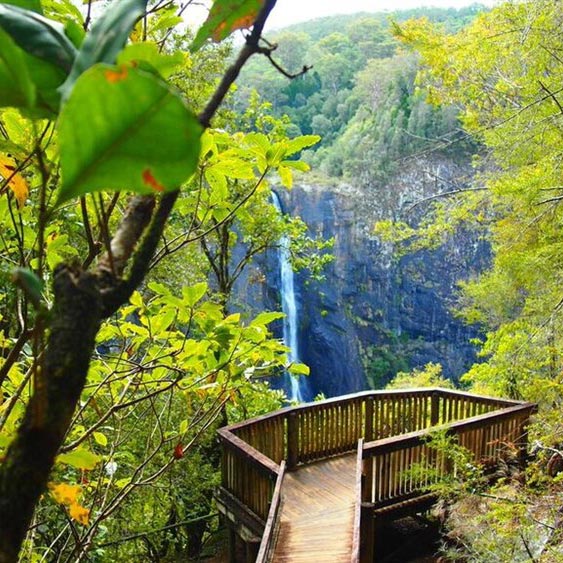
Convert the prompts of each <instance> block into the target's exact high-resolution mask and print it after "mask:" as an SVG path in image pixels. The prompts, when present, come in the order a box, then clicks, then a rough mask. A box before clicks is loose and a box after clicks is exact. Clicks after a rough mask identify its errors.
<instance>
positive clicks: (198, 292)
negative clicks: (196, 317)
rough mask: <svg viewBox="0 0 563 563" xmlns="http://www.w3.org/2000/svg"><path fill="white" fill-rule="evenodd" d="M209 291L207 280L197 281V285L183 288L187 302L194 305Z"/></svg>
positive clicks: (191, 305)
mask: <svg viewBox="0 0 563 563" xmlns="http://www.w3.org/2000/svg"><path fill="white" fill-rule="evenodd" d="M206 291H207V284H206V283H205V282H201V283H196V284H195V285H191V286H185V287H183V288H182V295H183V297H184V300H185V302H186V304H187V305H188V306H189V307H193V306H194V305H195V304H196V303H197V302H198V301H199V300H200V299H201V298H202V297H203V296H204V295H205V292H206Z"/></svg>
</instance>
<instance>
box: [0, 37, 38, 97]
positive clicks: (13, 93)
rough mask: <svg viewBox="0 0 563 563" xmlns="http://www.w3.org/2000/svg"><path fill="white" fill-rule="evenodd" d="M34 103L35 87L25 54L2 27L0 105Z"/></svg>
mask: <svg viewBox="0 0 563 563" xmlns="http://www.w3.org/2000/svg"><path fill="white" fill-rule="evenodd" d="M34 104H35V87H34V85H33V82H32V81H31V79H30V76H29V71H28V69H27V65H26V64H25V59H24V54H23V52H22V51H21V49H18V47H17V46H16V44H15V43H14V41H13V40H12V39H11V37H10V36H9V35H8V34H7V33H6V32H5V31H4V30H2V29H1V28H0V106H3V107H8V106H12V107H20V108H21V107H32V106H33V105H34Z"/></svg>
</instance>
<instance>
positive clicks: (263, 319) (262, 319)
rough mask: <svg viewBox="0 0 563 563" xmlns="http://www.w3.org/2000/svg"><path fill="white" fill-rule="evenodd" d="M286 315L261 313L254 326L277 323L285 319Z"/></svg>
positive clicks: (274, 312)
mask: <svg viewBox="0 0 563 563" xmlns="http://www.w3.org/2000/svg"><path fill="white" fill-rule="evenodd" d="M284 317H285V315H284V314H283V313H280V312H279V311H271V312H265V313H260V314H259V315H257V316H256V318H255V319H254V320H253V321H252V324H253V325H268V324H270V323H271V322H273V321H277V320H278V319H283V318H284Z"/></svg>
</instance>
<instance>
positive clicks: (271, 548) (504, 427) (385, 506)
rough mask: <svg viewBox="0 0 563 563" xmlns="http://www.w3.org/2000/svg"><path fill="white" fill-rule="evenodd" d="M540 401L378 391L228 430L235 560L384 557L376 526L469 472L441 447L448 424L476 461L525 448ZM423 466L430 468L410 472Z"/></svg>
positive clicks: (423, 503) (225, 476)
mask: <svg viewBox="0 0 563 563" xmlns="http://www.w3.org/2000/svg"><path fill="white" fill-rule="evenodd" d="M535 411H536V405H534V404H531V403H523V402H518V401H509V400H504V399H494V398H490V397H480V396H477V395H472V394H469V393H462V392H459V391H451V390H444V389H417V390H398V391H369V392H365V393H358V394H355V395H348V396H344V397H337V398H335V399H329V400H326V401H320V402H316V403H309V404H305V405H301V406H298V407H288V408H285V409H282V410H279V411H276V412H273V413H270V414H268V415H265V416H262V417H259V418H255V419H252V420H247V421H245V422H242V423H239V424H234V425H231V426H228V427H226V428H222V429H220V430H219V438H220V441H221V445H222V449H223V461H222V482H221V486H220V487H219V490H218V492H217V503H218V506H219V510H220V511H221V513H222V514H223V516H224V519H225V521H226V523H227V525H228V527H229V532H230V560H231V562H234V563H236V562H244V563H251V562H254V561H256V562H257V563H266V562H271V561H273V562H276V563H282V562H294V563H300V562H309V561H314V562H317V563H331V562H335V563H336V562H344V561H346V562H351V563H353V562H360V561H361V562H362V563H364V562H365V563H370V562H372V561H377V545H376V527H377V526H376V525H377V523H378V521H380V520H381V519H383V518H390V517H394V516H396V515H398V514H404V513H413V512H416V511H420V510H423V509H425V508H427V507H428V506H430V504H431V503H432V502H433V501H434V500H435V496H434V495H433V494H432V493H431V492H430V491H429V488H430V485H432V484H433V483H435V482H437V481H438V480H440V479H441V478H443V477H444V476H445V475H447V474H455V472H456V470H457V468H456V467H455V464H453V463H452V461H451V460H449V459H447V458H446V456H444V455H443V452H437V451H436V449H434V448H432V447H430V446H429V443H428V438H429V436H430V435H431V434H432V432H435V431H436V430H437V429H439V428H442V429H443V430H444V431H446V432H447V433H448V434H449V435H450V436H452V437H454V439H455V440H456V441H457V443H458V444H459V445H461V446H463V447H464V448H466V449H467V450H468V451H469V452H471V454H472V455H473V458H474V460H475V462H476V463H486V464H487V465H488V466H491V465H494V463H495V462H496V461H498V460H499V459H501V458H502V457H503V456H505V455H506V453H507V449H508V448H510V449H512V450H513V449H514V448H515V447H516V448H517V451H519V455H520V456H521V461H522V462H523V461H524V458H525V455H526V448H527V430H526V428H527V425H528V423H529V419H530V415H531V414H532V413H534V412H535ZM413 465H416V466H417V467H421V468H423V469H424V470H423V471H417V472H414V471H410V472H409V471H408V469H409V468H410V467H412V466H413Z"/></svg>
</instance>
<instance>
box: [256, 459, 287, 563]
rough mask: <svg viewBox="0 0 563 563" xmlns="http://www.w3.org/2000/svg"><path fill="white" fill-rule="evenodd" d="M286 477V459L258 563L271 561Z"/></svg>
mask: <svg viewBox="0 0 563 563" xmlns="http://www.w3.org/2000/svg"><path fill="white" fill-rule="evenodd" d="M284 477H285V461H282V462H281V464H280V470H279V473H278V478H277V480H276V486H275V488H274V492H273V494H272V501H271V503H270V510H269V512H268V519H267V520H266V526H265V528H264V534H263V535H262V541H261V542H260V549H259V550H258V556H257V557H256V563H268V562H269V561H271V557H272V551H273V549H274V546H275V542H276V535H277V531H278V525H279V522H278V516H279V513H280V509H281V504H282V492H281V490H282V485H283V480H284Z"/></svg>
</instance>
